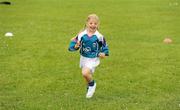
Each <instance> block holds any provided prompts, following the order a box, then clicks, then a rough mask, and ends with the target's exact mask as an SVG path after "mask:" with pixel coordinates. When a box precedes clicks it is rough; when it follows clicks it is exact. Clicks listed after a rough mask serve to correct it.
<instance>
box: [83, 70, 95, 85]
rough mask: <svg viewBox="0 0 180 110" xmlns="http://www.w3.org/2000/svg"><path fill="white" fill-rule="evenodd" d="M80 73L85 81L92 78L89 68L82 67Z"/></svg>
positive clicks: (89, 80)
mask: <svg viewBox="0 0 180 110" xmlns="http://www.w3.org/2000/svg"><path fill="white" fill-rule="evenodd" d="M82 75H83V77H84V78H85V80H86V82H87V83H90V82H91V81H92V80H93V78H92V73H91V70H90V69H89V68H87V67H84V68H83V69H82Z"/></svg>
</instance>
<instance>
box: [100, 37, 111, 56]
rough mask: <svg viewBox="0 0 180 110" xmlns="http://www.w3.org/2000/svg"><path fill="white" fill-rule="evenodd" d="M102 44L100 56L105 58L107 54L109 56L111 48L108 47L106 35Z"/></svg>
mask: <svg viewBox="0 0 180 110" xmlns="http://www.w3.org/2000/svg"><path fill="white" fill-rule="evenodd" d="M100 44H101V48H100V53H99V56H100V57H103V58H104V57H105V56H109V48H108V45H107V43H106V40H105V38H104V37H103V40H102V41H100Z"/></svg>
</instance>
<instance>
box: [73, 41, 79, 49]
mask: <svg viewBox="0 0 180 110" xmlns="http://www.w3.org/2000/svg"><path fill="white" fill-rule="evenodd" d="M80 45H81V43H80V42H79V41H77V43H76V45H75V46H74V48H75V49H77V48H79V47H80Z"/></svg>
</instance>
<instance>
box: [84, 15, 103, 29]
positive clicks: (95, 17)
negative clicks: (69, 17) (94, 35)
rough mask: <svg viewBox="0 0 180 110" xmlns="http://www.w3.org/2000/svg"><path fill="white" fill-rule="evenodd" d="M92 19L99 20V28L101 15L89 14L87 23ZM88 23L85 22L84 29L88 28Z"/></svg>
mask: <svg viewBox="0 0 180 110" xmlns="http://www.w3.org/2000/svg"><path fill="white" fill-rule="evenodd" d="M90 19H95V20H96V21H97V23H98V27H97V29H99V23H100V21H99V17H98V16H97V15H96V14H90V15H88V17H87V19H86V23H87V22H88V21H89V20H90ZM86 23H85V26H84V29H86V27H87V26H86Z"/></svg>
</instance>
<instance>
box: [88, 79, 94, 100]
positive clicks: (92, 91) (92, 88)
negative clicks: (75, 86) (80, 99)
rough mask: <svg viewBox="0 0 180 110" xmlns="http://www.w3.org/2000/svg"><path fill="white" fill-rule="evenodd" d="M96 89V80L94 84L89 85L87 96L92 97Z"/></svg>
mask: <svg viewBox="0 0 180 110" xmlns="http://www.w3.org/2000/svg"><path fill="white" fill-rule="evenodd" d="M95 90H96V83H95V82H94V86H89V88H88V92H87V94H86V98H91V97H92V96H93V94H94V92H95Z"/></svg>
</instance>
